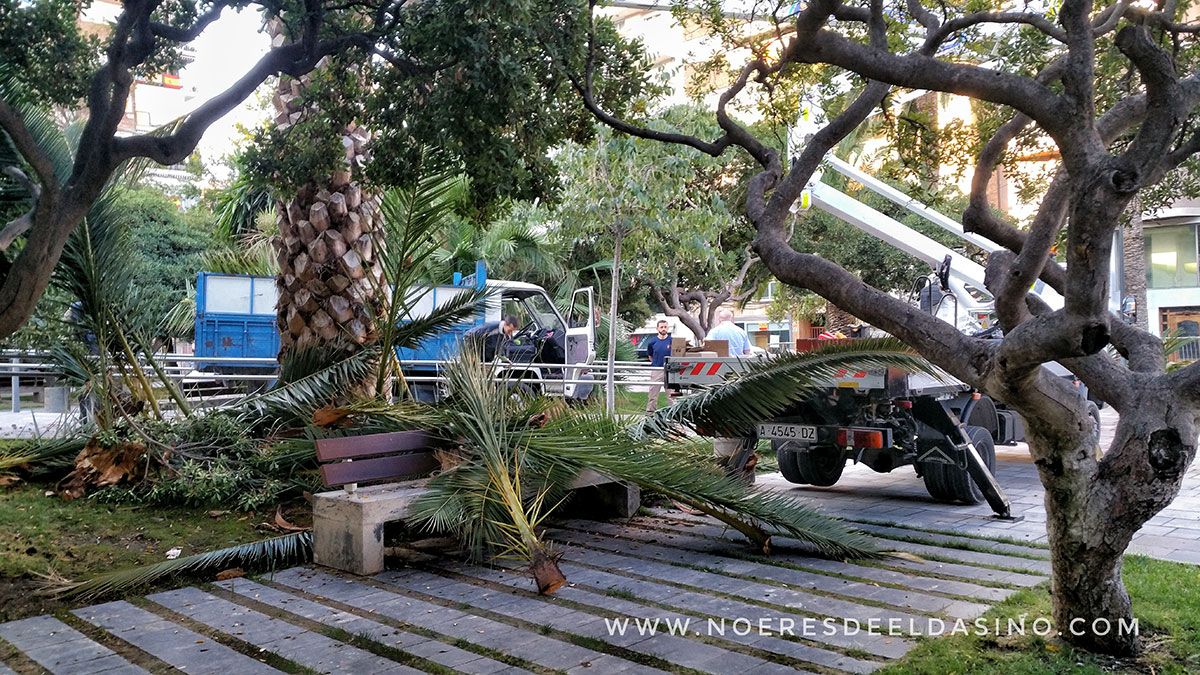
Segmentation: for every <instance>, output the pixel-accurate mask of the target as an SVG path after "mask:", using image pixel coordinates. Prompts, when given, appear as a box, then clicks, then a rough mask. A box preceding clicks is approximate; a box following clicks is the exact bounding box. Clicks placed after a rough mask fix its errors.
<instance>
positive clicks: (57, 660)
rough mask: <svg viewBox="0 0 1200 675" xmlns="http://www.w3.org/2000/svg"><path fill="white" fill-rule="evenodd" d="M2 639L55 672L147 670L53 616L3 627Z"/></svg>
mask: <svg viewBox="0 0 1200 675" xmlns="http://www.w3.org/2000/svg"><path fill="white" fill-rule="evenodd" d="M0 638H3V639H4V640H5V641H7V642H8V643H9V644H11V645H12V646H14V647H16V648H17V649H19V650H21V652H22V653H24V654H25V656H27V657H29V658H30V659H32V660H33V661H35V662H37V664H38V665H39V666H41V667H43V668H45V669H46V670H48V671H50V672H51V673H55V675H57V674H58V673H64V674H65V675H66V674H70V673H81V672H88V673H101V672H103V673H113V674H114V675H115V674H117V673H120V674H121V675H126V674H128V675H135V674H137V673H146V672H147V671H146V670H144V669H142V668H140V667H138V666H135V665H134V664H132V663H130V662H129V661H126V660H125V659H124V658H122V657H121V656H120V655H119V654H117V653H116V652H114V651H113V650H111V649H109V648H108V647H105V646H104V645H102V644H100V643H98V642H95V641H94V640H92V639H91V638H89V637H87V636H86V635H84V634H83V633H80V632H79V631H77V630H75V629H74V628H71V627H70V626H68V625H67V624H65V623H63V622H62V621H59V620H58V619H56V618H54V617H52V616H35V617H30V618H28V619H21V620H19V621H10V622H8V623H5V624H0Z"/></svg>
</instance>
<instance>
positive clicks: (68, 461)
mask: <svg viewBox="0 0 1200 675" xmlns="http://www.w3.org/2000/svg"><path fill="white" fill-rule="evenodd" d="M86 443H87V439H86V438H85V437H83V436H67V437H62V438H48V439H39V440H36V441H29V442H27V443H22V444H21V445H19V446H17V447H13V448H9V449H6V450H4V451H3V452H0V471H10V470H13V469H19V468H23V467H29V468H30V469H31V470H32V471H33V472H34V473H37V472H45V471H52V470H55V469H66V468H69V467H70V466H71V465H72V463H73V461H74V459H75V456H76V455H78V454H79V451H80V450H83V446H84V445H85V444H86Z"/></svg>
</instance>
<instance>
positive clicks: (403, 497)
mask: <svg viewBox="0 0 1200 675" xmlns="http://www.w3.org/2000/svg"><path fill="white" fill-rule="evenodd" d="M571 488H572V489H573V490H579V491H580V493H581V495H580V496H581V497H582V499H581V500H580V501H582V502H586V503H584V504H582V506H585V507H586V509H587V511H588V512H589V514H591V515H593V517H600V518H612V517H616V518H632V517H633V516H634V515H636V514H637V510H638V507H640V506H641V490H639V489H638V488H637V486H636V485H627V484H625V483H618V482H615V481H613V480H612V479H611V478H609V477H608V476H605V475H603V474H599V473H596V472H595V471H591V470H585V471H584V472H583V473H581V474H580V475H579V477H578V478H576V480H575V482H574V483H572V484H571ZM423 494H425V487H424V485H422V484H421V483H420V482H419V481H418V482H413V483H389V484H386V485H375V486H372V487H364V488H358V489H357V490H355V491H354V492H352V493H349V492H346V491H345V490H331V491H329V492H322V493H320V494H317V495H315V496H314V497H313V560H314V562H316V563H317V564H318V565H324V566H326V567H332V568H334V569H337V570H341V571H343V572H351V573H354V574H361V575H371V574H378V573H379V572H382V571H383V553H384V545H383V543H384V542H383V527H384V524H385V523H388V522H391V521H397V520H404V518H405V517H406V516H407V515H408V509H409V507H410V505H411V504H412V503H413V502H414V501H415V500H416V499H417V498H418V497H420V496H421V495H423Z"/></svg>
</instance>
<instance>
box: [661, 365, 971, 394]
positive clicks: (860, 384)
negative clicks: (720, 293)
mask: <svg viewBox="0 0 1200 675" xmlns="http://www.w3.org/2000/svg"><path fill="white" fill-rule="evenodd" d="M770 358H771V357H770V356H764V357H738V356H669V357H667V364H666V366H665V368H666V384H667V385H668V386H678V387H681V388H693V387H712V386H715V385H718V384H721V383H722V382H724V381H725V379H726V378H727V377H729V376H730V375H732V374H734V373H738V372H741V371H742V370H744V369H745V368H746V367H747V366H748V365H749V364H752V363H758V362H761V361H763V360H764V359H770ZM937 373H938V374H937V375H930V374H927V373H909V372H905V371H901V370H888V369H880V370H864V371H852V370H844V371H842V372H840V373H838V374H837V376H836V377H833V378H830V379H829V380H828V381H827V383H826V385H825V386H826V387H829V388H835V387H836V388H841V389H854V390H856V391H861V392H880V393H886V394H887V395H889V396H894V397H895V396H924V395H938V394H958V393H962V392H964V391H969V390H970V387H969V386H967V385H966V384H965V383H963V382H962V381H960V380H958V379H956V378H954V377H952V376H951V375H949V374H948V373H945V372H944V371H941V370H940V369H938V370H937Z"/></svg>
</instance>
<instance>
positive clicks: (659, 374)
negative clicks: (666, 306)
mask: <svg viewBox="0 0 1200 675" xmlns="http://www.w3.org/2000/svg"><path fill="white" fill-rule="evenodd" d="M656 328H657V330H658V333H657V334H656V335H651V336H650V337H649V338H648V339H647V340H646V341H645V342H643V343H642V344H643V347H642V349H641V351H643V352H645V354H646V357H647V358H648V359H650V365H651V366H653V368H654V369H653V370H651V371H650V393H649V395H648V396H646V414H647V415H649V414H651V413H653V412H654V411H655V410H658V395H659V393H660V392H662V388H663V381H664V379H665V376H666V374H667V371H666V369H665V366H666V365H667V357H668V356H670V355H671V334H670V333H669V332H668V331H669V330H670V325H669V324H667V321H666V319H660V320H659V322H658V325H657V326H656Z"/></svg>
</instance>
